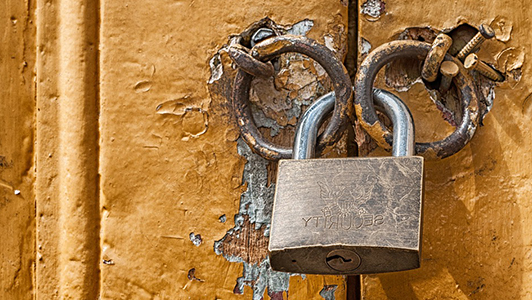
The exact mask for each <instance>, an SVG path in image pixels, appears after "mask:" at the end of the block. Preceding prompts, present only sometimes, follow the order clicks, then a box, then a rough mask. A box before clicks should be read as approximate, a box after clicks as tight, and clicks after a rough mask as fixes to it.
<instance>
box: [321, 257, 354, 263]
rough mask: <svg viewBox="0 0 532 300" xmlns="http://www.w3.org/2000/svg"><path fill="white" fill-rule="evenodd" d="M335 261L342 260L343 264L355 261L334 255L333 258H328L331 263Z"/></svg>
mask: <svg viewBox="0 0 532 300" xmlns="http://www.w3.org/2000/svg"><path fill="white" fill-rule="evenodd" d="M334 259H340V260H341V261H342V262H344V263H349V262H352V261H353V260H352V259H350V258H347V259H346V258H344V257H343V256H340V255H334V256H331V257H327V262H330V261H331V260H334Z"/></svg>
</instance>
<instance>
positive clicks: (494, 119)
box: [0, 0, 532, 300]
mask: <svg viewBox="0 0 532 300" xmlns="http://www.w3.org/2000/svg"><path fill="white" fill-rule="evenodd" d="M531 13H532V11H531V9H530V8H529V5H528V4H527V3H526V2H525V1H519V2H511V3H510V2H501V1H480V2H479V1H471V0H467V1H461V2H456V1H450V0H439V1H418V0H414V1H404V0H388V1H382V0H367V1H364V0H360V1H359V2H358V3H357V2H356V1H350V2H349V7H348V3H347V1H340V0H327V1H318V0H310V1H283V0H274V1H256V0H255V1H234V0H226V1H213V0H186V1H181V0H178V1H161V2H146V1H144V2H143V1H138V0H131V1H108V0H101V1H99V2H95V1H86V0H76V1H64V0H50V1H49V0H38V1H37V2H36V3H33V2H31V1H26V2H20V3H18V2H17V3H15V2H9V1H2V2H1V3H0V16H1V24H2V26H1V27H0V32H1V33H2V38H1V42H2V43H1V44H0V70H2V72H1V73H2V74H3V75H4V76H2V77H1V78H0V88H1V90H0V108H1V109H0V127H1V128H2V131H1V132H0V134H1V135H0V193H1V195H2V198H1V199H0V201H2V202H1V203H2V204H1V205H0V218H1V221H0V225H2V226H1V227H0V228H1V229H0V230H1V231H0V232H1V240H2V246H1V247H0V257H1V259H2V261H1V263H2V267H1V271H0V282H1V287H2V289H1V290H0V299H32V298H37V299H99V298H101V299H276V300H277V299H346V298H347V297H348V294H349V297H350V299H354V297H355V295H356V294H357V293H358V292H357V291H356V289H357V288H358V287H359V286H360V287H359V288H360V289H361V291H360V293H361V297H362V298H363V299H503V298H508V299H530V298H532V296H531V295H530V292H529V291H530V290H531V287H532V285H531V283H530V281H529V280H528V277H529V273H530V270H531V269H532V266H531V264H530V257H529V256H530V253H531V248H530V247H531V246H530V245H531V241H530V238H529V237H528V236H529V234H528V229H527V228H528V226H529V225H530V224H531V223H532V220H530V218H528V217H527V216H528V215H529V214H530V212H529V211H530V205H529V203H530V199H529V196H528V194H529V193H528V192H529V189H530V188H529V182H530V178H529V177H530V175H531V174H532V168H531V167H530V164H529V161H530V154H529V153H530V150H529V148H530V145H529V144H530V142H529V139H527V135H528V132H529V131H530V128H529V127H530V126H531V125H530V122H528V121H529V120H530V117H529V115H530V113H531V109H530V102H531V101H530V100H531V99H532V96H531V95H532V88H531V84H530V83H531V82H532V81H531V80H530V79H529V77H528V76H527V75H528V74H529V73H530V71H531V70H530V64H528V61H527V58H528V56H530V54H531V53H530V51H531V50H530V49H531V47H530V46H531V45H530V41H529V39H528V38H529V37H530V33H529V31H530V25H529V24H528V23H527V22H528V16H529V15H530V14H531ZM265 17H269V18H270V19H271V20H273V22H275V23H276V24H277V25H278V26H279V28H280V29H279V30H284V31H286V32H292V33H297V34H304V35H307V36H308V37H311V38H313V39H316V40H317V41H318V42H320V43H322V44H325V45H327V46H328V47H329V48H330V49H332V50H333V51H334V53H335V55H337V57H338V58H340V59H343V60H344V61H345V64H346V65H347V67H348V69H349V71H350V72H351V74H352V75H353V73H354V70H355V68H356V61H357V57H356V56H357V55H358V62H360V60H361V59H363V58H364V57H365V55H367V53H368V51H371V50H372V49H374V48H376V47H377V46H379V45H381V44H383V43H385V42H388V41H392V40H395V39H398V38H405V37H406V38H413V39H425V38H427V36H429V37H430V36H431V34H433V33H434V32H437V31H439V30H452V29H454V28H457V27H459V26H460V25H463V24H469V25H471V26H473V27H476V26H478V25H480V24H481V23H487V24H491V25H492V27H493V28H494V29H495V31H496V34H497V35H496V39H495V40H492V41H487V42H485V43H484V44H483V46H482V50H481V52H479V56H481V59H483V60H485V61H487V62H489V63H492V64H493V65H495V66H496V67H497V68H498V69H499V70H501V71H503V72H505V74H506V76H507V80H506V81H505V82H504V83H499V84H496V85H493V86H488V87H486V89H487V90H486V91H488V94H489V95H491V96H493V95H494V97H491V96H490V97H491V98H490V97H488V98H489V99H493V104H492V105H490V104H488V105H487V107H490V108H491V111H490V112H489V113H488V114H486V117H485V119H484V121H483V123H484V126H483V127H481V128H479V129H478V131H477V134H476V136H475V137H474V138H473V140H472V141H471V143H470V144H469V145H468V146H466V147H465V148H464V149H463V150H462V151H461V152H459V153H458V154H456V155H454V156H452V157H450V158H446V159H444V160H439V161H432V162H427V164H426V174H425V178H426V180H425V199H426V200H425V206H424V225H423V232H424V237H423V257H422V267H421V268H420V269H418V270H413V271H407V272H399V273H395V274H386V275H371V276H362V277H361V278H359V277H352V278H349V279H347V278H344V277H341V276H317V275H300V274H284V273H277V272H273V271H271V270H270V268H269V266H268V259H267V235H268V224H269V220H270V219H269V218H270V214H271V201H272V195H273V190H274V184H273V182H275V169H276V168H275V165H274V163H270V162H268V161H266V160H264V159H262V158H260V157H258V156H257V155H255V154H253V153H252V152H251V151H250V150H249V148H248V147H247V146H246V145H245V143H244V142H242V140H240V139H239V132H238V127H237V125H236V123H235V120H234V118H233V114H232V111H231V106H230V104H229V99H230V86H231V84H232V78H233V77H234V72H235V70H234V68H233V66H232V64H231V62H230V60H229V58H228V57H227V54H226V53H225V52H224V51H223V47H224V45H225V44H227V43H228V38H229V37H230V36H231V35H235V34H240V33H242V32H243V31H244V30H245V29H246V28H248V27H249V26H250V25H251V24H253V23H254V22H257V21H259V20H261V19H263V18H265ZM287 61H288V62H287V63H286V64H285V65H282V66H281V67H282V68H281V69H282V72H280V73H281V74H278V75H279V76H278V79H277V81H276V82H275V84H276V85H277V86H281V87H282V88H281V89H275V88H273V83H272V82H261V81H258V82H257V83H256V85H255V86H254V89H255V92H254V94H253V95H252V101H253V103H254V105H255V106H257V107H259V108H262V114H261V113H259V114H258V115H257V120H260V122H261V127H262V128H261V130H262V131H263V133H264V134H268V135H269V136H270V137H271V138H272V140H274V141H275V142H278V143H285V144H287V145H288V144H289V143H290V140H291V138H292V135H293V130H294V125H295V124H296V122H297V116H298V113H299V109H301V108H303V109H304V107H305V106H306V105H307V104H308V103H310V102H312V101H313V100H314V99H315V98H316V95H320V94H323V93H325V92H327V91H328V89H329V85H328V83H327V80H326V79H325V78H324V76H323V74H321V75H320V72H319V69H318V71H316V67H311V66H312V63H311V62H310V61H309V60H308V59H306V58H304V57H300V56H297V55H295V56H294V55H292V56H287ZM383 76H384V79H387V78H386V75H383ZM386 83H388V85H387V84H386ZM380 84H381V87H382V88H386V89H388V90H392V91H394V88H395V91H396V90H401V91H402V92H400V93H399V92H398V93H397V94H398V95H400V96H401V98H402V99H403V100H405V101H406V102H407V103H408V104H409V105H410V107H411V108H412V111H413V114H414V118H415V120H416V128H417V132H418V134H417V136H416V139H417V140H418V141H430V140H435V139H439V138H441V137H442V136H445V135H446V134H448V133H449V132H450V131H452V126H451V125H450V124H449V122H446V121H444V120H443V118H442V113H441V112H440V110H438V109H437V108H436V106H435V105H434V103H432V101H431V100H430V99H429V95H428V93H427V92H426V90H425V88H424V86H423V84H422V83H420V82H417V83H415V84H413V85H408V86H404V83H403V85H401V83H397V84H395V85H394V81H393V80H391V81H390V80H388V81H386V80H383V81H380ZM390 85H392V86H393V87H391V86H390ZM491 91H492V94H490V92H491ZM278 99H290V100H291V101H292V103H298V105H299V106H296V105H294V104H286V103H284V102H283V101H278ZM294 112H295V113H294ZM357 134H359V132H358V131H357ZM348 136H349V135H347V134H346V136H344V139H343V140H342V141H341V143H340V144H339V145H338V146H337V147H336V148H335V149H333V150H332V151H330V152H329V153H328V155H329V156H338V155H340V156H342V155H346V153H345V152H346V150H345V146H346V144H351V142H349V141H348V140H347V139H348ZM358 140H359V142H360V144H361V150H363V151H361V154H364V155H366V154H367V153H366V152H371V153H369V155H380V154H383V153H384V152H383V151H381V150H379V149H375V150H374V149H373V148H374V147H372V145H371V143H368V142H364V141H363V140H362V135H360V134H359V138H358ZM358 280H360V282H361V285H358V284H357V283H356V281H358Z"/></svg>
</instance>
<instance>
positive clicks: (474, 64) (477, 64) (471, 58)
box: [464, 53, 504, 81]
mask: <svg viewBox="0 0 532 300" xmlns="http://www.w3.org/2000/svg"><path fill="white" fill-rule="evenodd" d="M464 67H465V68H466V69H467V70H476V71H477V72H479V73H480V74H482V75H484V76H485V77H487V78H489V79H491V80H493V81H504V76H502V74H501V73H499V72H498V71H497V70H494V69H493V68H492V67H490V66H489V65H487V64H486V63H484V62H483V61H481V60H480V59H478V56H477V55H476V54H474V53H471V54H469V55H468V56H467V57H466V59H465V61H464Z"/></svg>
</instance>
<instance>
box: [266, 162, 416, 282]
mask: <svg viewBox="0 0 532 300" xmlns="http://www.w3.org/2000/svg"><path fill="white" fill-rule="evenodd" d="M422 198H423V158H422V157H419V156H407V157H375V158H338V159H303V160H281V161H280V162H279V171H278V177H277V186H276V193H275V201H274V207H273V216H272V225H271V233H270V243H269V251H270V263H271V265H272V267H273V268H274V269H275V270H279V271H285V272H294V273H307V274H368V273H381V272H393V271H401V270H408V269H413V268H418V267H419V265H420V252H421V233H422V228H421V224H422V223H421V220H422V211H423V210H422V203H423V199H422ZM338 249H343V250H342V251H340V252H338ZM336 253H343V254H341V256H343V257H339V256H338V255H335V254H336ZM345 253H348V254H351V255H347V256H346V255H344V254H345Z"/></svg>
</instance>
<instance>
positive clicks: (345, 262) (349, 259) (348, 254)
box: [325, 249, 360, 272]
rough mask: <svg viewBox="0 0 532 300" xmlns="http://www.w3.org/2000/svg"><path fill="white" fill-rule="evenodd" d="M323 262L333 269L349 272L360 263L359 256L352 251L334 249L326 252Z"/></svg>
mask: <svg viewBox="0 0 532 300" xmlns="http://www.w3.org/2000/svg"><path fill="white" fill-rule="evenodd" d="M325 262H326V263H327V265H328V266H329V267H330V268H332V269H333V270H336V271H341V272H349V271H352V270H355V269H356V268H358V266H359V265H360V256H358V254H356V253H355V252H354V251H350V250H346V249H335V250H332V251H331V252H329V254H327V256H326V258H325Z"/></svg>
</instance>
